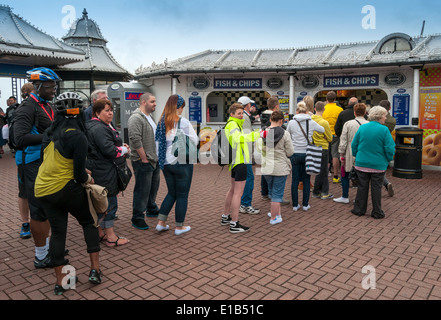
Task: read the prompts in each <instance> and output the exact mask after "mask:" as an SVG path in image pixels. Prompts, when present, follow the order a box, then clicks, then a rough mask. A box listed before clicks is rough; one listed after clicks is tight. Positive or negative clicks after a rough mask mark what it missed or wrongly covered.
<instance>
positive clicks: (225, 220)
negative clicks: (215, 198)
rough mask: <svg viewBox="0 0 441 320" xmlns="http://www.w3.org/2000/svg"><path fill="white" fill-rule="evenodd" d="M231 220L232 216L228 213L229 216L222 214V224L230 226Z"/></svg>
mask: <svg viewBox="0 0 441 320" xmlns="http://www.w3.org/2000/svg"><path fill="white" fill-rule="evenodd" d="M230 222H231V216H230V215H228V217H225V216H224V215H222V219H221V225H222V226H229V225H230Z"/></svg>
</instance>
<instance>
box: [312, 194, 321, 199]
mask: <svg viewBox="0 0 441 320" xmlns="http://www.w3.org/2000/svg"><path fill="white" fill-rule="evenodd" d="M311 197H313V198H316V199H318V198H321V197H322V196H321V195H319V194H315V193H313V194H312V195H311Z"/></svg>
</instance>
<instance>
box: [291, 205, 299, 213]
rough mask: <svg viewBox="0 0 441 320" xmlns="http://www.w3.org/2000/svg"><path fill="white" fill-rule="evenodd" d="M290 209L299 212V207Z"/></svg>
mask: <svg viewBox="0 0 441 320" xmlns="http://www.w3.org/2000/svg"><path fill="white" fill-rule="evenodd" d="M292 209H293V210H294V211H295V212H297V211H299V209H300V205H298V206H297V207H292Z"/></svg>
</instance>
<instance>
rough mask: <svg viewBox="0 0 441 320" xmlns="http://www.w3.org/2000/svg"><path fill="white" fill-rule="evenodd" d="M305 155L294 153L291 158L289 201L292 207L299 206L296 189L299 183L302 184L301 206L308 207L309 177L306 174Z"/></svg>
mask: <svg viewBox="0 0 441 320" xmlns="http://www.w3.org/2000/svg"><path fill="white" fill-rule="evenodd" d="M305 159H306V154H305V153H294V154H293V155H292V157H291V164H292V181H291V199H292V204H293V206H294V207H297V206H298V205H299V194H298V187H299V182H300V181H302V182H303V201H302V206H303V207H307V206H308V205H309V193H310V191H311V184H310V183H311V176H310V175H309V174H307V173H306V165H305Z"/></svg>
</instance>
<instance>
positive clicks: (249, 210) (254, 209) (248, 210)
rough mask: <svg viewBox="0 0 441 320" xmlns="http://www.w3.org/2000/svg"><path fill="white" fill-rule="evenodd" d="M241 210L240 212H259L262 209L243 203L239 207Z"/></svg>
mask: <svg viewBox="0 0 441 320" xmlns="http://www.w3.org/2000/svg"><path fill="white" fill-rule="evenodd" d="M239 212H240V213H248V214H259V213H260V209H256V208H253V207H252V206H249V207H245V206H242V205H241V206H240V208H239Z"/></svg>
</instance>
